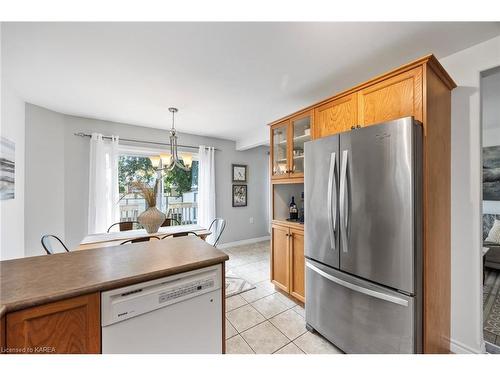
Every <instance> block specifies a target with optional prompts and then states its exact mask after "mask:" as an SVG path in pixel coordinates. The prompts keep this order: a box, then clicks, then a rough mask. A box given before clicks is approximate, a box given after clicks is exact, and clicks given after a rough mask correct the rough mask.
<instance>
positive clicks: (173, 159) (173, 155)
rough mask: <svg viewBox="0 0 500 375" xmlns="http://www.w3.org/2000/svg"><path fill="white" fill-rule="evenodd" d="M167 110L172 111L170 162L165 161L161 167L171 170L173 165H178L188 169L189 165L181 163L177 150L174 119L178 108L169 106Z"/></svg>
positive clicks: (185, 169)
mask: <svg viewBox="0 0 500 375" xmlns="http://www.w3.org/2000/svg"><path fill="white" fill-rule="evenodd" d="M168 110H169V111H170V113H172V128H170V162H168V163H166V164H165V165H164V167H163V168H162V169H164V170H168V171H171V170H173V169H174V168H175V167H178V168H180V169H182V170H184V171H189V170H190V168H189V166H187V165H185V164H183V161H181V160H182V159H180V158H179V154H178V152H177V131H176V130H175V123H174V120H175V114H176V113H177V111H178V109H177V108H174V107H170V108H169V109H168Z"/></svg>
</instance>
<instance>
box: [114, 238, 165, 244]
mask: <svg viewBox="0 0 500 375" xmlns="http://www.w3.org/2000/svg"><path fill="white" fill-rule="evenodd" d="M152 238H154V239H156V240H159V239H160V237H158V236H146V237H139V238H132V239H130V240H126V241H123V242H122V243H121V244H120V245H125V244H127V243H136V242H147V241H149V240H151V239H152Z"/></svg>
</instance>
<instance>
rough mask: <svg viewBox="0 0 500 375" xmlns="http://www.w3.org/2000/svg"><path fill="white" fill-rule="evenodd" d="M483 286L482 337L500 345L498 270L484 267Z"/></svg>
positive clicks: (499, 287)
mask: <svg viewBox="0 0 500 375" xmlns="http://www.w3.org/2000/svg"><path fill="white" fill-rule="evenodd" d="M485 276H486V282H485V283H484V286H483V329H484V339H485V340H486V341H488V342H490V343H492V344H496V345H500V271H499V270H493V269H489V268H488V269H486V275H485Z"/></svg>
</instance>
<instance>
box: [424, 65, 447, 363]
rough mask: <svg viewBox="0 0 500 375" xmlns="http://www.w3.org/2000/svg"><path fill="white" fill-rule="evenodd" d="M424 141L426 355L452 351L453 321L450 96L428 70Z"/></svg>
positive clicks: (430, 69)
mask: <svg viewBox="0 0 500 375" xmlns="http://www.w3.org/2000/svg"><path fill="white" fill-rule="evenodd" d="M425 92H426V103H425V105H424V107H427V109H426V117H425V118H424V124H425V125H426V135H425V137H424V150H423V151H424V182H423V183H424V188H423V202H424V206H423V209H424V214H423V217H424V222H423V226H424V238H423V241H424V243H423V248H424V254H423V265H424V267H423V268H424V280H423V289H424V301H423V329H424V332H423V347H424V352H425V353H448V352H449V351H450V320H451V312H450V305H451V224H450V222H451V145H450V143H451V92H450V89H449V87H448V86H447V85H446V84H445V83H444V82H443V80H442V79H441V77H440V76H438V75H437V74H436V73H435V71H434V69H432V68H431V67H428V69H426V87H425Z"/></svg>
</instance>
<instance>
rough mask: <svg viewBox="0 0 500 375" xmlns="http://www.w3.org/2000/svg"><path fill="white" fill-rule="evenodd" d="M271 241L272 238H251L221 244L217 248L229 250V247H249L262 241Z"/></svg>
mask: <svg viewBox="0 0 500 375" xmlns="http://www.w3.org/2000/svg"><path fill="white" fill-rule="evenodd" d="M270 239H271V236H264V237H256V238H249V239H246V240H240V241H233V242H226V243H221V244H219V245H217V248H218V249H227V248H228V247H233V246H240V245H248V244H250V243H256V242H261V241H269V240H270Z"/></svg>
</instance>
